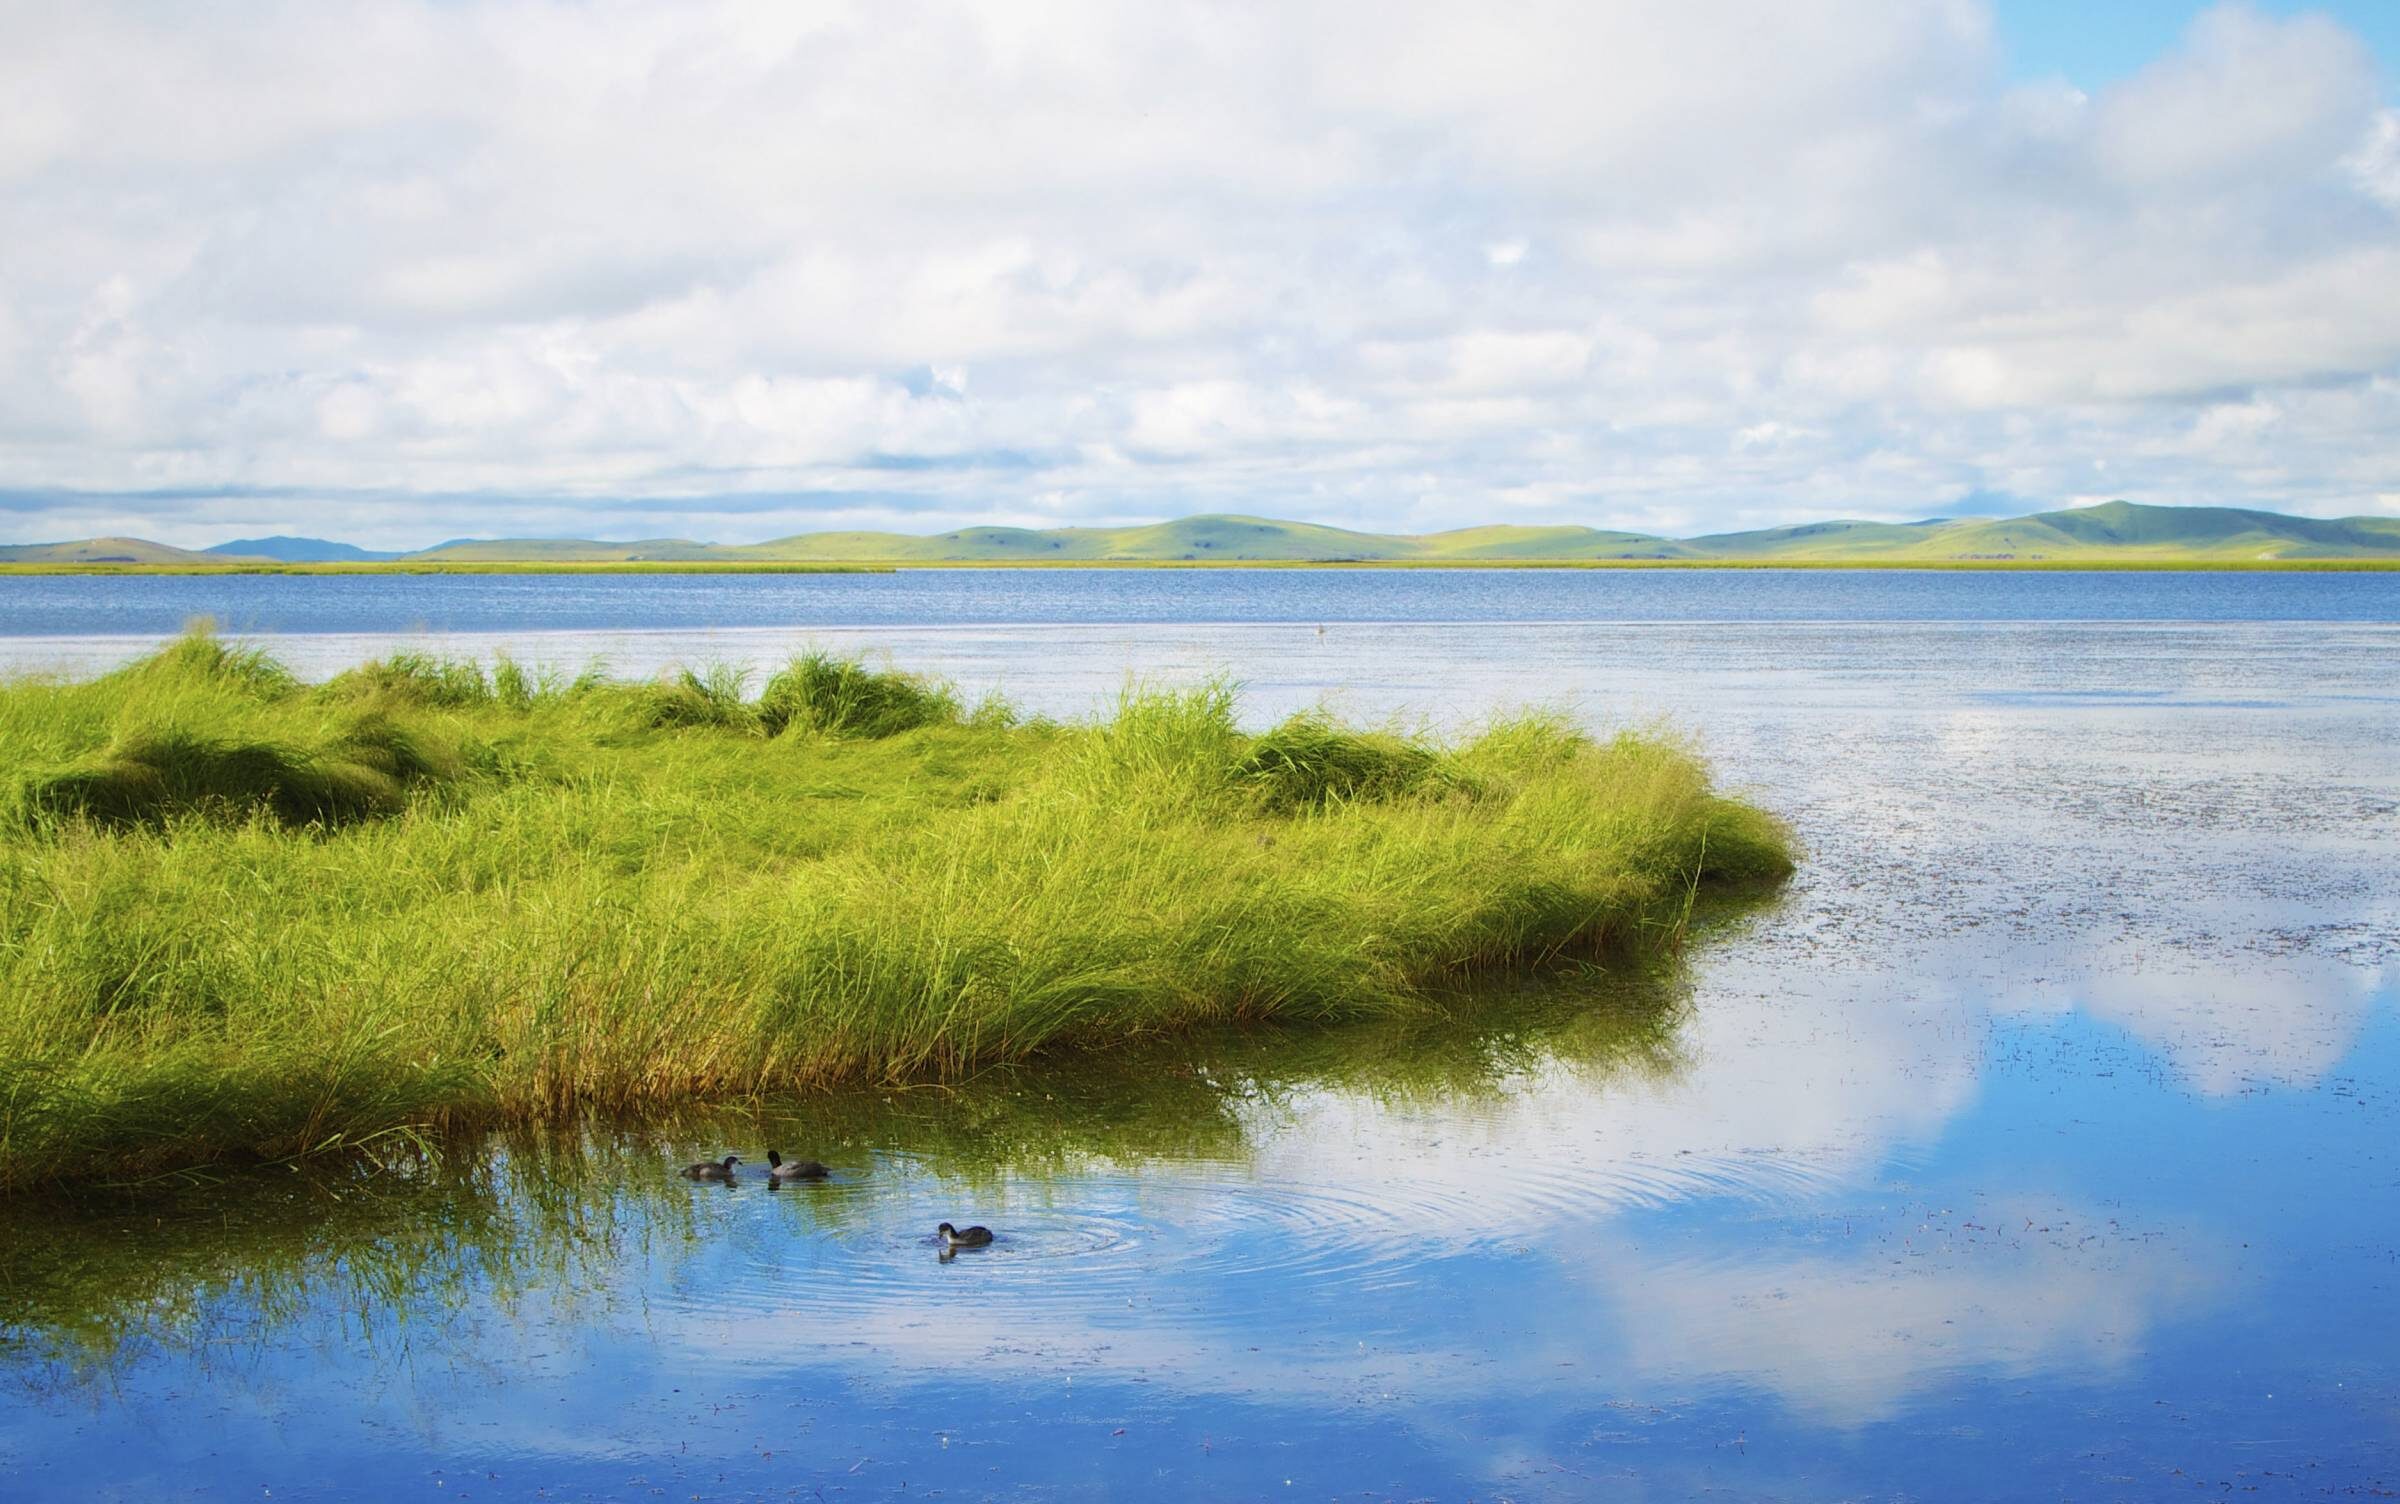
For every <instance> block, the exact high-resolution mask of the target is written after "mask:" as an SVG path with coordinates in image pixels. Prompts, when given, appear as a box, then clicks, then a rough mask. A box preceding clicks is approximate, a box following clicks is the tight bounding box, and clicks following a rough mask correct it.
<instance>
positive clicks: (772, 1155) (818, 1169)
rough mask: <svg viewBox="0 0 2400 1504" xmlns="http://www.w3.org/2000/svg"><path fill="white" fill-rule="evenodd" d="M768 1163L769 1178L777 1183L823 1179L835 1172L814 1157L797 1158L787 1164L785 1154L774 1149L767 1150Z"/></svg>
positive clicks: (785, 1183)
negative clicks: (784, 1158)
mask: <svg viewBox="0 0 2400 1504" xmlns="http://www.w3.org/2000/svg"><path fill="white" fill-rule="evenodd" d="M767 1164H768V1167H769V1168H768V1170H767V1179H769V1180H771V1181H773V1182H774V1183H775V1184H777V1185H789V1184H791V1183H792V1182H793V1181H795V1180H823V1179H824V1178H825V1177H826V1176H828V1175H830V1174H832V1173H833V1172H832V1171H831V1170H828V1169H826V1168H825V1167H824V1166H823V1165H821V1164H818V1163H817V1162H816V1161H815V1160H813V1159H795V1160H793V1161H792V1162H791V1163H790V1164H788V1165H787V1164H785V1163H784V1162H783V1156H782V1155H780V1154H778V1153H776V1152H775V1151H774V1150H772V1149H769V1150H768V1151H767Z"/></svg>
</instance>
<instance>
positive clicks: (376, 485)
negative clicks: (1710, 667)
mask: <svg viewBox="0 0 2400 1504" xmlns="http://www.w3.org/2000/svg"><path fill="white" fill-rule="evenodd" d="M2087 9H2088V8H2087V7H2085V6H2081V5H2076V4H2069V3H2067V0H1996V3H1985V0H1784V3H1780V4H1777V5H1772V6H1767V5H1759V4H1757V3H1755V0H1683V3H1679V4H1677V5H1675V6H1671V7H1670V6H1660V5H1656V4H1652V3H1648V0H1564V3H1557V4H1540V3H1534V4H1507V5H1463V4H1455V3H1452V4H1438V5H1437V4H1415V3H1410V0H1373V3H1363V0H1362V3H1356V4H1352V3H1341V0H1324V3H1320V0H1281V3H1276V4H1271V5H1263V4H1262V5H1232V4H1225V3H1182V0H1145V3H1143V4H1140V5H1125V4H1119V3H1092V4H1082V3H1077V0H1057V3H1038V0H1037V3H1025V4H1000V3H995V4H987V5H951V4H945V3H918V0H871V3H860V4H855V5H852V4H845V3H840V0H821V3H794V0H760V3H734V0H726V3H714V0H671V3H659V4H646V3H636V0H584V3H572V4H569V3H549V0H440V3H424V4H407V3H378V4H350V3H345V0H298V3H290V4H274V3H261V4H251V5H243V6H239V7H222V6H202V7H181V6H165V5H158V4H117V3H110V0H86V3H78V4H75V5H58V4H55V3H49V0H23V3H20V0H0V99H5V100H6V101H7V104H6V106H5V108H0V541H34V540H42V539H55V538H66V537H76V536H84V535H90V534H95V533H134V534H140V535H144V536H148V537H154V538H158V539H161V540H164V541H169V542H178V543H208V542H214V541H217V540H219V539H222V538H226V537H229V536H234V535H237V534H254V533H259V532H267V531H289V532H304V533H313V534H319V535H330V536H337V537H345V538H349V539H351V540H352V541H356V542H362V543H370V544H383V545H387V546H389V545H415V544H423V543H427V542H431V541H434V540H436V539H439V538H444V537H450V536H455V535H461V534H479V535H497V534H544V535H558V534H580V535H587V536H610V537H633V536H644V535H657V534H676V535H681V536H688V537H699V538H708V539H716V540H724V541H747V540H751V539H757V538H764V537H770V536H774V535H777V534H781V533H788V532H793V531H798V530H802V529H807V528H819V527H855V526H868V527H876V526H881V527H899V528H903V529H906V530H909V531H932V530H935V529H938V528H942V527H948V526H954V525H957V524H960V523H963V522H970V521H1005V522H1018V523H1025V524H1031V525H1054V524H1060V523H1101V522H1122V521H1139V520H1150V519H1155V518H1159V517H1164V516H1174V515H1180V514H1184V513H1189V512H1198V511H1248V512H1259V513H1266V514H1270V515H1277V516H1287V517H1298V518H1306V519H1310V520H1315V521H1323V522H1331V523H1337V524H1342V525H1349V526H1365V527H1374V528H1384V529H1399V530H1410V531H1415V530H1423V529H1431V528H1438V527H1446V526H1459V525H1469V524H1475V523H1482V522H1492V521H1509V522H1536V523H1548V522H1580V523H1589V524H1592V525H1595V526H1618V527H1630V528H1638V529H1643V530H1655V531H1665V532H1672V533H1692V532H1703V531H1711V530H1721V529H1728V528H1736V527H1746V526H1754V525H1766V524H1771V523H1776V522H1783V521H1794V520H1803V519H1809V518H1819V517H1826V516H1836V515H1839V516H1863V517H1882V518H1895V519H1903V518H1914V517H1922V516H1929V515H1941V514H1949V515H1957V514H1966V513H2012V512H2019V511H2030V510H2036V509H2039V508H2043V507H2048V506H2052V505H2061V504H2073V503H2079V502H2087V501H2096V500H2105V499H2108V498H2110V497H2117V496H2122V497H2128V498H2131V499H2135V500H2142V501H2156V502H2222V503H2233V504H2253V505H2265V506H2273V507H2277V508H2282V509H2286V510H2292V511H2301V512H2309V513H2316V514H2325V515H2332V514H2343V513H2385V514H2393V513H2400V110H2396V109H2395V108H2394V102H2395V99H2396V98H2400V89H2396V88H2395V67H2396V66H2400V6H2394V5H2392V4H2391V3H2390V0H2346V3H2337V4H2334V5H2331V6H2329V7H2327V8H2324V9H2303V8H2301V7H2299V6H2297V5H2256V6H2245V5H2228V6H2221V7H2218V8H2214V9H2206V8H2203V7H2200V6H2197V5H2193V4H2189V3H2177V0H2126V3H2124V4H2121V5H2117V6H2113V7H2109V8H2107V9H2108V11H2109V15H2108V19H2107V20H2105V21H2100V22H2095V21H2092V20H2090V19H2089V18H2088V16H2087V15H2086V14H2085V12H2086V11H2087Z"/></svg>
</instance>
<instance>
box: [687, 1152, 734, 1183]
mask: <svg viewBox="0 0 2400 1504" xmlns="http://www.w3.org/2000/svg"><path fill="white" fill-rule="evenodd" d="M741 1162H742V1157H741V1156H740V1155H739V1154H728V1155H726V1156H725V1162H724V1163H723V1164H709V1163H707V1162H705V1161H703V1162H702V1163H700V1164H696V1165H685V1166H684V1167H683V1178H684V1179H686V1180H721V1181H723V1182H725V1184H727V1185H731V1184H733V1167H734V1166H735V1165H738V1164H740V1163H741Z"/></svg>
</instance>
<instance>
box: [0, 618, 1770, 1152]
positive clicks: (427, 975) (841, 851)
mask: <svg viewBox="0 0 2400 1504" xmlns="http://www.w3.org/2000/svg"><path fill="white" fill-rule="evenodd" d="M803 665H807V666H806V667H803ZM470 681H472V682H470ZM778 684H781V685H782V686H783V687H782V689H781V691H780V694H781V696H782V698H781V699H780V700H778V693H779V692H778V690H777V688H776V686H777V685H778ZM745 688H746V686H745V685H744V684H743V683H742V681H741V679H740V677H739V676H738V675H735V674H732V673H729V672H726V671H721V670H720V671H702V672H696V673H693V674H689V675H684V676H679V677H677V678H676V679H673V680H669V681H663V682H661V683H657V684H624V683H616V682H610V681H605V680H601V679H599V678H597V677H595V676H590V675H587V676H585V677H584V678H582V679H579V680H574V681H566V680H562V679H560V678H558V677H556V676H549V677H543V676H538V675H529V674H525V673H524V672H523V671H521V670H512V669H511V668H510V666H507V665H502V666H500V667H499V668H497V669H493V670H485V669H483V668H481V667H478V666H474V665H466V666H463V667H462V666H457V665H444V664H438V663H432V662H429V661H426V660H392V661H387V662H386V663H384V664H381V665H374V666H370V667H369V668H367V669H362V670H357V671H354V672H353V673H350V674H345V675H343V676H341V677H340V678H338V679H336V680H333V681H330V682H329V683H327V684H324V685H319V686H308V685H302V684H299V683H297V682H296V681H294V680H292V679H291V677H290V676H289V675H288V674H284V673H283V672H282V671H281V670H280V668H278V667H277V666H275V665H274V664H273V663H272V661H271V660H268V659H265V658H262V657H259V656H258V655H255V654H246V653H243V652H241V651H238V650H235V649H232V648H229V647H226V646H225V645H223V644H221V643H219V642H217V641H216V640H215V639H213V638H210V637H207V636H206V635H205V634H200V635H195V636H193V637H190V638H187V639H185V640H183V641H181V642H178V643H176V644H175V645H173V646H172V647H170V648H168V649H166V650H165V651H163V652H162V653H160V654H158V655H156V656H154V657H152V658H150V659H147V660H145V661H143V662H142V663H139V664H136V665H133V666H131V667H129V668H127V669H124V670H121V671H119V672H118V673H115V674H111V675H108V676H105V677H103V678H100V679H96V680H92V681H88V682H82V683H55V682H38V681H25V682H19V683H15V684H12V685H9V686H7V687H5V688H0V754H4V755H0V766H6V767H7V768H9V769H12V770H13V775H12V776H13V787H11V788H9V789H7V790H6V791H5V795H4V797H0V1188H5V1187H22V1186H28V1185H33V1184H39V1183H44V1182H54V1181H58V1180H62V1179H68V1178H74V1177H85V1176H94V1175H100V1176H107V1177H112V1178H123V1177H126V1176H138V1175H142V1174H149V1173H157V1172H160V1171H167V1170H173V1169H176V1168H179V1167H183V1166H189V1165H195V1164H204V1163H208V1162H211V1161H214V1160H219V1159H225V1158H239V1157H264V1158H268V1159H281V1158H287V1157H291V1156H294V1155H304V1154H309V1153H315V1152H319V1151H325V1150H332V1149H348V1148H354V1147H355V1146H357V1145H359V1144H361V1143H372V1142H376V1141H378V1136H379V1135H388V1134H390V1133H392V1132H393V1131H395V1130H411V1131H437V1130H440V1129H443V1128H446V1127H451V1126H462V1125H474V1124H501V1123H509V1122H534V1121H555V1120H561V1119H566V1118H571V1117H575V1116H578V1115H581V1114H585V1113H589V1112H594V1111H600V1112H617V1113H628V1112H630V1113H642V1112H651V1111H659V1110H665V1109H668V1108H672V1107H675V1106H678V1105H679V1104H683V1103H687V1102H691V1101H695V1100H704V1099H728V1098H741V1097H745V1096H751V1095H758V1094H772V1093H783V1092H789V1091H793V1090H810V1089H821V1088H829V1087H837V1086H844V1085H861V1084H872V1083H900V1082H918V1081H939V1080H949V1079H956V1078H959V1077H961V1076H963V1075H965V1074H968V1073H971V1072H974V1071H976V1070H979V1069H982V1068H985V1067H988V1066H991V1065H993V1064H997V1063H1004V1062H1011V1061H1019V1060H1024V1059H1026V1058H1028V1057H1030V1056H1032V1055H1034V1054H1036V1053H1039V1052H1043V1051H1048V1050H1055V1049H1093V1048H1105V1047H1110V1046H1122V1045H1125V1044H1127V1043H1129V1042H1133V1041H1140V1040H1147V1039H1156V1038H1159V1037H1162V1036H1172V1035H1176V1034H1180V1033H1183V1032H1186V1031H1189V1030H1192V1029H1195V1028H1200V1027H1203V1026H1209V1025H1216V1024H1226V1023H1256V1022H1270V1021H1271V1022H1276V1023H1281V1024H1289V1025H1305V1024H1313V1023H1324V1022H1330V1021H1335V1020H1347V1019H1374V1018H1394V1017H1402V1018H1404V1017H1407V1016H1410V1015H1412V1014H1414V1013H1418V1012H1422V1011H1423V1010H1425V1009H1426V1008H1428V1007H1429V1006H1431V1004H1430V1003H1429V999H1431V998H1433V997H1434V996H1435V995H1437V994H1438V993H1440V992H1441V991H1442V990H1444V989H1446V988H1449V987H1452V986H1454V985H1457V984H1458V983H1459V981H1460V980H1461V979H1464V978H1472V977H1476V976H1488V975H1494V974H1504V973H1509V972H1513V971H1517V970H1522V969H1525V968H1529V967H1540V966H1545V965H1554V964H1558V963H1560V962H1563V961H1568V960H1574V959H1587V958H1595V957H1597V958H1607V957H1612V956H1641V955H1654V954H1659V953H1662V952H1666V951H1671V950H1673V949H1674V948H1675V947H1676V946H1678V945H1679V944H1680V943H1681V941H1682V936H1683V932H1684V928H1685V923H1686V919H1687V916H1688V913H1689V911H1690V907H1691V905H1692V903H1693V901H1694V900H1695V898H1697V897H1702V896H1706V895H1711V894H1715V893H1720V892H1728V891H1736V890H1740V889H1744V888H1757V887H1761V886H1764V885H1768V884H1771V883H1773V882H1774V881H1776V880H1777V879H1779V878H1780V877H1781V876H1782V875H1784V874H1785V873H1787V872H1788V871H1789V870H1790V865H1791V860H1792V858H1791V851H1790V842H1789V838H1788V836H1787V834H1786V833H1785V831H1784V830H1783V828H1782V827H1781V825H1780V824H1778V823H1777V822H1776V821H1775V820H1774V819H1773V818H1772V817H1770V816H1768V815H1766V814H1764V813H1763V812H1761V811H1759V810H1757V809H1754V808H1752V807H1750V806H1748V805H1745V804H1742V803H1739V802H1737V801H1732V800H1728V799H1726V798H1724V797H1721V796H1720V795H1718V794H1716V793H1715V792H1714V791H1713V790H1712V789H1711V787H1710V784H1709V780H1708V776H1707V772H1706V769H1705V768H1704V766H1703V765H1702V764H1701V763H1700V761H1699V760H1698V759H1697V758H1696V757H1694V756H1693V755H1692V754H1691V753H1690V751H1689V750H1688V749H1686V748H1684V747H1682V746H1679V745H1677V744H1675V743H1674V742H1673V741H1672V740H1670V739H1666V738H1662V737H1657V736H1630V735H1629V736H1618V737H1614V738H1609V739H1599V740H1596V739H1593V738H1590V737H1588V736H1586V735H1584V734H1583V733H1581V732H1579V731H1577V730H1576V729H1575V728H1574V727H1572V726H1570V725H1567V724H1566V723H1564V722H1562V721H1559V720H1556V719H1548V718H1542V717H1532V718H1520V719H1515V720H1509V721H1503V722H1499V723H1496V724H1494V725H1492V726H1490V727H1488V728H1486V729H1484V730H1483V731H1482V732H1480V733H1479V734H1477V735H1474V736H1471V737H1468V738H1465V739H1463V740H1460V741H1458V742H1456V743H1454V744H1439V745H1437V744H1433V743H1429V742H1424V741H1421V740H1415V739H1410V738H1406V737H1400V736H1396V735H1393V734H1391V733H1388V732H1352V731H1348V730H1345V729H1343V728H1341V727H1339V726H1338V725H1335V724H1334V723H1332V722H1330V721H1327V720H1324V719H1322V718H1312V719H1307V720H1304V721H1301V722H1287V723H1286V724H1285V725H1284V726H1282V727H1278V728H1276V729H1275V730H1272V731H1269V732H1267V733H1265V734H1263V735H1249V734H1246V733H1244V732H1243V731H1242V730H1241V729H1240V727H1239V724H1238V722H1237V720H1236V716H1235V709H1236V707H1235V700H1234V696H1233V693H1232V691H1231V690H1230V688H1229V687H1227V686H1225V685H1223V684H1208V685H1202V686H1199V687H1197V688H1193V689H1188V690H1181V691H1171V692H1142V691H1128V692H1127V694H1126V695H1125V696H1124V697H1123V699H1122V700H1121V701H1120V702H1119V703H1118V704H1117V705H1116V706H1114V707H1113V709H1111V710H1110V711H1109V712H1107V713H1106V714H1104V715H1102V716H1101V717H1100V718H1098V719H1096V720H1094V721H1092V722H1089V723H1084V724H1076V725H1064V726H1062V725H1057V724H1054V723H1048V722H1039V721H1037V722H1031V723H1025V724H1017V723H1015V722H1014V720H1013V718H1012V717H1010V716H1008V715H1007V714H1006V713H1005V712H1004V711H999V710H993V709H991V708H988V707H987V708H986V709H985V710H983V711H980V712H970V711H968V710H966V709H965V708H964V707H962V706H961V705H960V703H959V702H958V700H957V698H956V697H955V696H954V695H952V694H950V693H948V692H947V691H946V690H943V689H941V688H940V687H938V686H931V685H927V684H924V683H922V682H920V681H915V680H911V679H906V678H904V677H902V676H896V675H884V674H878V673H876V672H875V671H872V670H868V669H865V668H863V667H861V666H858V665H855V664H851V665H843V664H840V663H838V662H827V661H824V660H813V661H812V660H802V661H801V664H796V665H795V666H794V667H793V668H792V669H787V670H786V671H785V672H784V673H782V674H779V675H777V676H775V677H774V678H772V679H770V680H769V681H768V683H767V685H766V686H765V687H764V688H763V690H762V692H761V695H760V697H759V698H758V699H749V698H745V696H744V690H745ZM776 705H779V706H780V708H777V709H770V708H767V707H769V706H776ZM670 707H671V708H670Z"/></svg>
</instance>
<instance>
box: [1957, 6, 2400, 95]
mask: <svg viewBox="0 0 2400 1504" xmlns="http://www.w3.org/2000/svg"><path fill="white" fill-rule="evenodd" d="M2205 9H2207V7H2206V6H2203V5H2196V4H2192V3H2191V0H1999V3H1998V4H1996V5H1995V6H1994V7H1993V20H1994V23H1995V24H1996V25H1997V27H1998V29H1999V34H2000V41H2001V45H2002V48H2003V49H2004V51H2005V53H2006V56H2007V60H2008V67H2009V69H2010V71H2011V72H2013V73H2015V74H2016V75H2017V76H2019V77H2021V78H2036V77H2041V76H2044V75H2048V74H2056V75H2059V76H2062V77H2064V78H2065V79H2066V80H2067V81H2068V82H2070V83H2072V84H2074V85H2075V86H2076V87H2078V88H2083V89H2096V88H2100V87H2102V86H2104V85H2107V84H2110V83H2114V82H2116V81H2117V80H2119V79H2122V78H2124V77H2126V76H2128V75H2130V74H2132V73H2135V72H2138V71H2139V70H2140V69H2141V68H2142V67H2143V65H2145V64H2147V63H2149V62H2150V61H2152V60H2153V59H2155V58H2157V57H2159V56H2160V55H2161V54H2162V53H2165V52H2166V51H2167V50H2168V49H2170V48H2171V47H2173V46H2174V45H2175V42H2176V40H2177V38H2179V37H2181V36H2182V35H2183V33H2184V31H2185V29H2186V28H2188V27H2189V26H2190V25H2191V24H2192V21H2193V20H2194V19H2195V18H2196V17H2197V16H2199V14H2200V13H2201V12H2202V11H2203V10H2205ZM2256 9H2257V10H2259V11H2260V12H2261V13H2262V14H2265V15H2269V16H2277V17H2292V16H2298V15H2303V14H2310V13H2314V14H2317V15H2322V16H2326V17H2329V18H2331V19H2332V20H2334V21H2336V22H2338V23H2340V24H2341V25H2342V26H2344V27H2345V28H2347V29H2348V30H2350V31H2352V32H2354V33H2356V34H2357V36H2358V37H2359V38H2360V40H2361V41H2363V42H2365V43H2366V44H2367V45H2368V46H2369V47H2372V48H2373V49H2374V50H2375V52H2376V54H2377V56H2378V58H2379V59H2380V61H2381V62H2382V65H2383V69H2384V76H2385V79H2386V82H2387V84H2388V82H2389V80H2390V78H2391V69H2392V67H2393V64H2394V61H2395V60H2396V59H2400V4H2396V3H2394V0H2332V3H2329V4H2305V3H2299V0H2261V3H2258V4H2257V5H2256Z"/></svg>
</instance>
